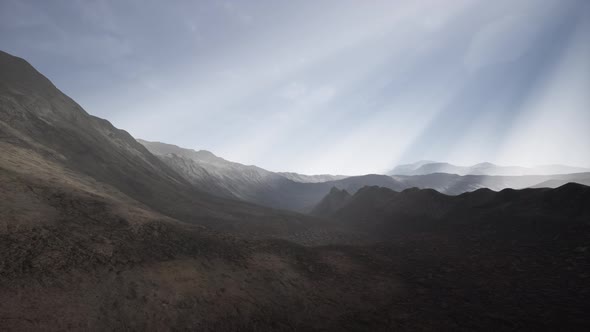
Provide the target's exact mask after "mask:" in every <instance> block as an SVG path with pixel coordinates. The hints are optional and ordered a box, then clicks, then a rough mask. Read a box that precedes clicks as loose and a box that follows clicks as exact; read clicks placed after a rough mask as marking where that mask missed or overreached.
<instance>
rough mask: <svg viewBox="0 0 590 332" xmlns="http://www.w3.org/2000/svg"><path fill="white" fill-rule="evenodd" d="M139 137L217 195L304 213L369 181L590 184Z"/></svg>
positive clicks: (466, 185) (457, 188) (457, 189)
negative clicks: (346, 166)
mask: <svg viewBox="0 0 590 332" xmlns="http://www.w3.org/2000/svg"><path fill="white" fill-rule="evenodd" d="M138 141H139V142H140V143H141V144H143V145H144V146H145V147H146V148H147V149H148V150H149V151H150V152H151V153H153V154H154V155H155V156H157V157H158V158H160V159H161V160H162V161H163V162H164V163H165V164H167V165H168V166H169V167H170V168H172V169H173V170H175V171H176V172H177V173H178V174H180V175H182V176H183V177H184V178H185V179H186V180H187V181H188V182H190V183H191V184H193V185H194V186H196V187H198V188H200V189H201V190H204V191H207V192H208V193H210V194H212V195H218V196H221V197H227V198H234V199H239V200H244V201H248V202H251V203H255V204H259V205H264V206H268V207H273V208H278V209H288V210H293V211H298V212H304V213H307V212H310V211H311V210H312V209H313V207H314V206H315V205H316V204H317V203H318V202H319V201H320V200H321V199H322V198H323V197H324V196H325V195H326V194H328V193H329V192H330V190H331V188H333V187H335V188H338V189H344V190H347V191H349V192H350V193H355V192H356V191H357V190H358V189H360V188H362V187H364V186H380V187H385V188H389V189H393V190H403V189H408V188H412V187H417V188H430V189H435V190H437V191H439V192H441V193H445V194H450V195H458V194H461V193H464V192H468V191H474V190H477V189H480V188H489V189H492V190H496V191H499V190H502V189H505V188H514V189H521V188H528V187H543V186H545V187H552V188H555V187H558V186H560V185H563V184H565V183H567V182H577V183H581V184H587V185H590V172H586V173H574V174H550V175H526V176H492V175H463V176H461V175H456V174H448V173H431V174H424V175H411V176H395V175H392V176H387V175H379V174H369V175H361V176H348V177H346V176H334V175H317V176H309V175H301V174H297V173H276V172H271V171H267V170H265V169H263V168H260V167H257V166H247V165H242V164H240V163H236V162H231V161H227V160H225V159H223V158H220V157H218V156H215V155H214V154H213V153H211V152H209V151H204V150H200V151H195V150H191V149H185V148H181V147H178V146H175V145H171V144H165V143H160V142H148V141H145V140H138ZM418 164H419V163H418ZM425 165H434V164H432V163H430V164H425ZM565 169H566V168H562V170H565ZM567 169H571V170H573V168H567ZM555 170H557V169H555Z"/></svg>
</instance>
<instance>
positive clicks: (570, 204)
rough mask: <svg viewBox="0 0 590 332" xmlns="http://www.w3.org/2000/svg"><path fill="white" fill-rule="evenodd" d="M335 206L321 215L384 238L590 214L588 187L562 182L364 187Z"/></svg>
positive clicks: (581, 218)
mask: <svg viewBox="0 0 590 332" xmlns="http://www.w3.org/2000/svg"><path fill="white" fill-rule="evenodd" d="M340 206H341V207H340V208H339V209H336V210H335V211H333V212H331V213H329V214H324V216H329V217H334V218H337V219H338V220H341V221H345V222H347V223H352V224H354V226H355V227H360V228H369V229H371V230H374V231H375V235H378V236H384V237H385V238H388V237H391V236H397V235H399V234H400V233H399V232H400V231H407V230H414V231H415V230H423V229H429V230H437V231H442V230H452V231H454V230H456V228H463V227H466V226H468V227H469V228H471V230H472V229H478V228H479V227H482V225H485V227H492V229H498V230H499V229H500V228H501V227H507V228H519V227H528V228H531V227H533V228H534V227H537V224H536V223H537V222H538V223H541V224H542V223H545V224H544V226H543V227H548V226H551V227H554V228H559V227H561V226H560V225H559V223H560V222H567V223H568V224H572V225H573V224H576V223H579V224H580V225H585V224H586V221H587V220H588V218H590V187H588V186H585V185H581V184H577V183H567V184H565V185H563V186H561V187H558V188H555V189H549V188H540V189H523V190H514V189H504V190H502V191H499V192H495V191H492V190H490V189H479V190H476V191H474V192H468V193H463V194H461V195H458V196H450V195H444V194H441V193H439V192H437V191H435V190H433V189H418V188H410V189H406V190H403V191H401V192H396V191H393V190H390V189H387V188H381V187H364V188H362V189H360V190H359V191H357V193H356V194H354V195H353V196H352V197H350V198H347V200H346V201H345V203H344V204H341V205H340ZM531 220H535V222H533V223H531ZM500 221H501V222H500ZM586 226H588V225H586ZM538 227H540V226H538ZM462 230H463V231H468V230H466V229H462ZM522 233H523V234H526V232H522Z"/></svg>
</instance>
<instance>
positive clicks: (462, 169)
mask: <svg viewBox="0 0 590 332" xmlns="http://www.w3.org/2000/svg"><path fill="white" fill-rule="evenodd" d="M583 172H590V168H582V167H573V166H565V165H543V166H535V167H521V166H498V165H494V164H492V163H487V162H485V163H479V164H476V165H472V166H456V165H453V164H449V163H441V162H431V161H419V162H416V163H413V164H406V165H399V166H396V167H395V168H394V169H393V170H391V171H390V172H388V173H387V174H389V175H426V174H433V173H449V174H457V175H504V176H519V175H553V174H571V173H583Z"/></svg>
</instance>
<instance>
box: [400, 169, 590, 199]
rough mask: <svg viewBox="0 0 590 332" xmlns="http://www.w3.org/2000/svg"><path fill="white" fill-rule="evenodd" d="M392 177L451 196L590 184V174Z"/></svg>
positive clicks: (442, 174)
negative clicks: (486, 190)
mask: <svg viewBox="0 0 590 332" xmlns="http://www.w3.org/2000/svg"><path fill="white" fill-rule="evenodd" d="M392 178H393V179H395V180H396V181H398V182H399V183H401V184H403V185H404V186H405V187H406V188H412V187H417V188H423V189H425V188H431V189H435V190H437V191H439V192H441V193H444V194H448V195H459V194H462V193H464V192H469V191H474V190H477V189H481V188H488V189H491V190H495V191H500V190H502V189H506V188H512V189H523V188H530V187H549V188H556V187H559V186H560V185H563V184H565V183H568V182H576V183H580V184H585V185H590V173H574V174H555V175H522V176H495V175H456V174H448V173H433V174H426V175H413V176H392Z"/></svg>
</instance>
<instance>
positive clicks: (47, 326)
mask: <svg viewBox="0 0 590 332" xmlns="http://www.w3.org/2000/svg"><path fill="white" fill-rule="evenodd" d="M585 179H588V173H579V174H569V175H559V176H552V175H549V176H544V175H543V176H522V177H509V176H501V177H495V176H487V175H466V176H460V175H452V174H440V173H435V174H428V175H417V176H388V175H364V176H356V177H345V178H343V177H338V176H334V177H332V176H305V175H299V174H286V173H275V172H269V171H266V170H264V169H261V168H258V167H256V166H245V165H240V164H237V163H233V162H229V161H226V160H224V159H222V158H219V157H217V156H215V155H213V154H212V153H210V152H207V151H192V150H187V149H182V148H178V147H175V146H171V145H167V144H163V143H150V142H146V141H138V140H136V139H135V138H134V137H132V136H131V135H130V134H129V133H127V132H126V131H124V130H121V129H118V128H115V127H114V126H113V125H112V124H111V123H110V122H108V121H107V120H104V119H101V118H98V117H95V116H92V115H90V114H88V113H87V112H86V111H85V110H83V109H82V108H81V107H80V106H79V105H78V104H77V103H76V102H75V101H74V100H72V99H71V98H69V97H68V96H66V95H65V94H63V93H62V92H61V91H60V90H59V89H58V88H57V87H55V86H54V85H53V84H52V83H51V82H50V81H49V80H48V79H47V78H46V77H44V76H43V75H42V74H41V73H39V72H38V71H37V70H35V68H33V67H32V66H31V65H30V64H29V63H27V62H26V61H25V60H23V59H20V58H17V57H14V56H11V55H9V54H7V53H4V52H0V253H1V254H0V258H1V259H0V297H1V298H4V299H9V300H6V301H0V329H1V330H8V331H11V330H14V331H22V330H48V331H54V330H55V331H58V330H59V331H63V330H202V331H235V330H258V331H271V330H272V331H301V330H304V331H319V330H323V331H343V330H357V331H358V330H375V331H390V330H465V331H467V330H481V329H494V330H515V329H516V330H518V329H525V328H526V329H533V330H555V329H560V328H564V326H566V327H567V329H568V330H587V329H588V328H590V326H589V323H588V320H587V318H586V316H587V315H586V308H588V306H589V305H590V296H589V293H588V291H587V289H588V287H586V286H587V284H588V275H587V271H588V261H589V260H588V253H589V252H590V250H587V243H588V241H589V240H590V238H589V234H590V230H589V229H588V220H589V218H590V211H589V210H588V208H589V207H590V192H589V187H587V186H584V185H582V184H575V183H566V184H564V185H561V182H564V181H567V182H569V181H572V180H575V181H578V180H579V181H585ZM326 180H327V181H326ZM512 184H518V185H519V186H545V185H551V186H558V188H555V189H549V188H536V189H523V190H514V189H505V190H502V191H498V192H496V191H493V190H491V189H477V188H478V186H482V185H489V186H490V187H492V185H497V186H504V185H512ZM420 186H432V187H438V188H441V190H443V189H444V191H447V192H453V193H455V192H457V193H458V192H462V191H470V190H474V191H473V192H467V193H461V194H459V195H455V196H451V195H446V194H443V193H440V192H438V191H436V190H434V189H419V188H415V187H420ZM410 187H412V188H410ZM408 188H409V189H408ZM475 189H477V190H475ZM263 205H266V206H263ZM285 209H290V210H294V211H306V212H307V211H312V213H311V215H306V214H302V213H297V212H293V211H286V210H285ZM564 280H566V281H567V282H564ZM564 322H565V323H564ZM566 324H567V325H566Z"/></svg>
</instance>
